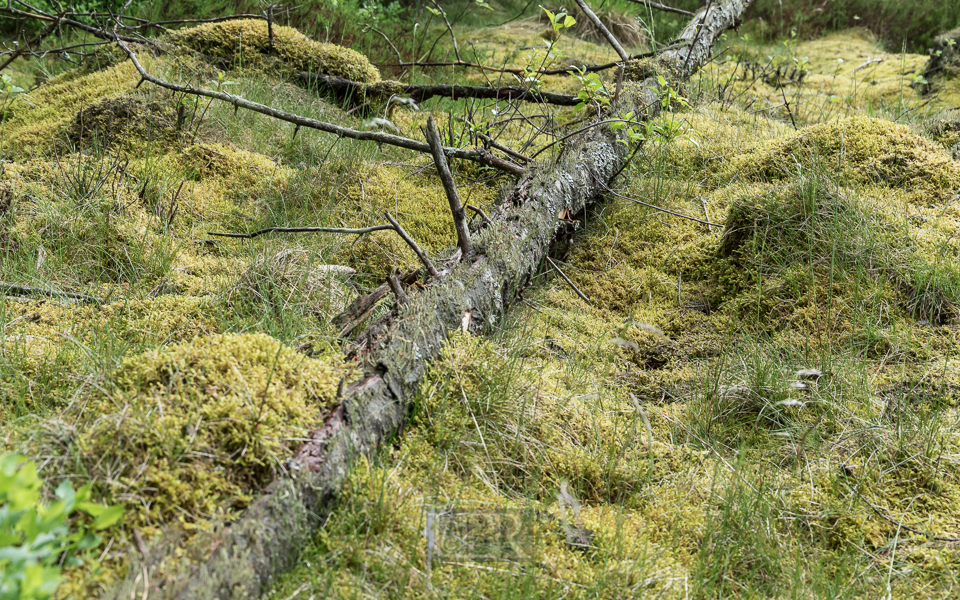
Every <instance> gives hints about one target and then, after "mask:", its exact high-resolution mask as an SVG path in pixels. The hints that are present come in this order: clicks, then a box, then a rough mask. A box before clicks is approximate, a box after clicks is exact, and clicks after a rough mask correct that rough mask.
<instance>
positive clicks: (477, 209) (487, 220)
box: [467, 204, 493, 223]
mask: <svg viewBox="0 0 960 600" xmlns="http://www.w3.org/2000/svg"><path fill="white" fill-rule="evenodd" d="M467 208H469V209H470V210H472V211H473V212H475V213H477V214H478V215H480V218H481V219H483V220H484V222H485V223H493V221H491V220H490V217H488V216H487V213H485V212H483V209H482V208H480V207H479V206H474V205H472V204H468V205H467Z"/></svg>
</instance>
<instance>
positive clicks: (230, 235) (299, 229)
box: [207, 225, 393, 239]
mask: <svg viewBox="0 0 960 600" xmlns="http://www.w3.org/2000/svg"><path fill="white" fill-rule="evenodd" d="M389 230H393V225H374V226H373V227H362V228H360V229H349V228H344V227H267V228H266V229H261V230H259V231H254V232H253V233H221V232H219V231H208V232H207V235H215V236H219V237H228V238H241V239H250V238H255V237H259V236H261V235H263V234H265V233H272V232H276V233H342V234H345V235H363V234H365V233H372V232H374V231H389Z"/></svg>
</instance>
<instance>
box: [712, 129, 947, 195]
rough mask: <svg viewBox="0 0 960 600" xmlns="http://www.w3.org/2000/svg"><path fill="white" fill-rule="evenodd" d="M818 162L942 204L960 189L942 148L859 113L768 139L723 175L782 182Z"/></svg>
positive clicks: (842, 175)
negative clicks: (779, 137)
mask: <svg viewBox="0 0 960 600" xmlns="http://www.w3.org/2000/svg"><path fill="white" fill-rule="evenodd" d="M814 166H817V167H818V168H823V169H825V170H826V171H827V172H829V173H831V174H833V175H834V176H836V177H838V178H839V179H840V180H842V181H847V182H851V183H858V184H879V185H883V186H887V187H897V188H900V189H903V190H906V191H908V192H909V193H911V195H912V196H913V199H914V200H915V201H917V202H918V203H921V204H935V203H940V202H944V201H946V200H948V199H949V198H950V197H951V196H952V193H951V192H950V191H949V190H956V189H957V188H958V187H960V163H957V162H956V161H955V160H953V157H951V156H950V154H949V153H948V152H946V151H945V150H944V149H943V148H942V147H940V146H938V145H936V144H934V143H932V142H930V141H929V140H927V139H924V138H922V137H920V136H918V135H916V134H915V133H914V132H913V131H912V130H911V129H910V128H909V127H906V126H904V125H898V124H896V123H893V122H891V121H887V120H884V119H873V118H869V117H859V116H858V117H850V118H846V119H838V120H836V121H831V122H829V123H822V124H819V125H812V126H809V127H806V128H803V129H801V130H800V131H798V132H796V133H795V134H793V135H790V136H789V137H787V138H786V139H783V140H777V141H773V142H770V143H768V144H766V145H765V146H762V147H760V148H758V149H757V150H755V151H753V152H750V153H746V154H743V155H741V156H739V157H736V158H735V159H733V160H731V161H730V162H729V163H728V168H727V169H726V171H725V173H724V175H725V177H727V178H728V180H729V179H732V178H733V177H734V176H736V175H738V174H739V175H740V176H742V177H747V178H752V179H757V180H761V181H763V180H782V179H787V178H790V177H796V176H797V175H798V174H802V173H803V172H804V171H809V169H810V168H812V167H814Z"/></svg>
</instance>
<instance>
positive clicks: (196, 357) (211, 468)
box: [67, 334, 346, 527]
mask: <svg viewBox="0 0 960 600" xmlns="http://www.w3.org/2000/svg"><path fill="white" fill-rule="evenodd" d="M343 369H344V367H343V365H342V363H341V362H340V360H339V359H338V358H335V357H331V358H327V359H325V360H320V359H315V358H308V357H305V356H303V355H299V354H297V353H296V352H294V351H293V350H292V349H290V348H288V347H286V346H284V345H283V344H281V343H280V342H278V341H276V340H274V339H273V338H270V337H268V336H265V335H262V334H245V335H215V336H199V337H197V338H195V339H194V340H192V341H190V342H184V343H181V344H177V345H173V346H167V347H163V348H159V349H157V350H152V351H149V352H146V353H144V354H142V355H139V356H135V357H131V358H128V359H126V360H124V362H123V364H122V365H121V366H120V367H119V368H118V369H117V371H116V372H115V373H114V374H113V375H112V376H111V378H110V385H109V387H108V388H106V389H105V390H104V392H105V393H104V394H96V395H95V397H94V398H93V399H91V400H90V401H89V402H87V403H85V406H84V407H83V408H82V409H81V408H79V407H76V408H73V409H71V410H70V411H68V413H67V415H68V416H69V418H70V419H71V420H72V421H74V423H75V427H76V428H77V437H76V440H75V443H76V448H77V451H78V453H79V455H80V456H81V460H82V461H83V462H84V463H85V464H87V468H89V469H90V472H89V473H90V475H89V476H90V477H92V478H95V479H100V478H101V477H104V478H105V479H104V480H103V484H102V485H101V490H100V493H101V495H102V496H103V497H104V498H105V499H109V500H110V501H112V502H121V503H123V504H126V505H130V506H132V507H133V506H136V507H137V508H136V509H135V510H132V511H131V513H130V515H129V516H128V523H129V524H139V525H146V526H151V527H154V526H157V525H160V524H162V523H165V522H167V523H168V522H183V523H192V522H196V521H201V520H204V519H208V518H210V517H212V516H213V515H226V514H231V513H234V512H235V511H237V510H238V509H240V508H242V507H243V506H244V505H245V504H246V503H247V501H248V500H249V498H250V495H251V493H253V492H255V491H256V490H258V489H259V488H260V487H261V486H263V485H265V484H266V483H268V482H269V481H270V478H271V477H273V476H274V475H275V474H277V473H280V472H282V471H283V469H284V460H285V458H286V457H288V456H289V455H290V454H291V452H292V451H293V450H294V449H295V448H296V447H298V446H299V442H298V441H297V439H298V438H302V437H303V436H304V435H305V434H306V433H307V432H308V431H309V430H310V429H311V428H313V427H317V426H319V425H320V424H321V423H322V422H323V419H324V417H325V416H326V414H327V413H328V412H329V410H330V409H331V408H332V406H331V404H332V401H333V399H334V396H335V395H336V389H337V384H338V382H339V380H340V377H341V376H342V375H344V374H346V371H344V370H343Z"/></svg>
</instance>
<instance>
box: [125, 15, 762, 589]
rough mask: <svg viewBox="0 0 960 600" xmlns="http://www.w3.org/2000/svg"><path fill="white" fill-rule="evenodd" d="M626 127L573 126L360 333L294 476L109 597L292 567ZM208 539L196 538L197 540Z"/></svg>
mask: <svg viewBox="0 0 960 600" xmlns="http://www.w3.org/2000/svg"><path fill="white" fill-rule="evenodd" d="M751 1H752V0H725V1H721V2H715V3H711V4H710V5H709V6H708V7H707V8H706V9H703V10H701V11H700V12H699V13H698V14H697V15H696V16H695V17H694V19H693V20H692V22H691V23H690V25H689V26H688V27H687V28H686V29H685V30H684V31H683V33H682V34H681V35H680V37H679V42H680V43H679V44H675V45H674V46H672V47H671V49H670V50H668V51H666V52H664V53H662V54H661V55H660V56H658V57H657V58H656V59H654V60H647V61H631V62H630V63H627V64H626V65H625V66H624V84H623V89H622V92H621V93H620V95H619V99H618V102H617V106H616V107H615V109H616V110H619V111H624V112H625V111H634V113H635V115H639V116H635V117H634V118H635V119H639V118H645V119H649V118H652V117H654V116H656V115H657V113H658V112H659V111H660V110H661V95H660V90H659V88H660V85H659V83H658V76H663V77H664V78H665V79H666V81H667V82H672V83H673V85H676V84H677V82H679V81H682V80H684V79H686V78H688V77H689V76H690V75H691V74H692V73H693V72H694V71H696V70H697V69H698V68H699V66H700V65H702V64H703V63H704V62H706V60H707V59H708V58H709V56H710V50H711V48H712V46H713V43H714V41H715V40H716V39H717V37H718V36H719V35H720V34H721V33H722V32H724V31H725V30H727V29H728V28H730V27H731V26H734V25H735V24H736V22H737V21H738V19H739V18H740V16H741V15H742V14H743V11H744V10H745V9H746V7H747V6H748V5H749V4H750V3H751ZM624 138H625V133H624V132H623V130H622V129H621V130H613V129H610V128H609V126H597V127H594V128H592V129H589V130H587V131H584V132H583V133H581V134H579V135H577V136H575V137H573V138H572V139H571V140H570V141H569V143H568V145H567V147H566V148H565V149H564V151H563V152H561V153H560V155H559V156H557V157H556V158H555V159H554V160H552V161H549V162H548V163H546V164H538V165H536V166H535V167H533V168H532V169H531V170H530V171H528V172H527V173H526V174H525V175H524V176H523V177H522V178H521V179H520V181H519V183H518V184H517V186H516V187H515V188H514V189H513V190H512V192H511V193H510V194H508V195H507V196H506V197H505V198H504V199H503V201H502V202H501V203H500V205H499V207H498V209H497V211H496V213H495V214H493V215H491V218H490V221H489V222H488V223H487V225H486V227H484V228H483V229H482V230H481V231H479V232H478V233H477V234H476V235H475V236H474V237H473V244H474V249H475V252H476V257H475V259H474V260H473V261H466V262H463V263H460V264H459V265H457V266H455V267H454V268H453V269H452V270H450V271H448V272H446V273H442V274H441V275H442V277H441V278H440V279H439V280H435V281H434V282H433V283H432V284H431V285H429V286H428V287H427V288H426V289H425V290H424V291H423V292H421V293H420V294H418V295H416V296H414V297H412V298H410V302H409V304H405V305H403V306H402V307H400V308H399V310H398V313H397V314H396V315H395V316H393V317H390V318H388V319H387V320H385V321H382V322H379V323H377V324H375V326H373V327H371V328H368V329H367V331H366V332H364V333H363V334H361V336H360V339H359V340H358V343H359V344H360V345H361V346H363V347H364V348H365V349H367V350H370V351H371V352H372V354H371V356H372V357H373V358H372V359H370V360H369V361H368V362H367V364H366V365H365V366H364V368H365V371H364V375H363V376H362V378H361V379H360V380H358V381H356V382H354V383H352V384H350V385H349V386H347V387H346V389H344V390H342V393H341V398H342V403H341V405H340V406H339V407H338V408H337V409H336V411H335V412H334V413H333V415H332V416H331V417H330V419H329V420H328V422H327V424H326V425H325V426H324V427H323V428H322V429H321V430H319V431H316V432H314V433H313V434H312V435H311V436H310V437H311V440H312V441H310V442H308V443H307V444H306V445H305V446H304V447H303V448H302V449H301V450H300V452H299V453H298V454H297V456H296V457H295V459H294V460H292V461H290V463H289V466H290V472H291V476H289V477H285V478H283V479H280V480H278V481H276V482H274V484H272V485H271V487H270V489H269V490H268V493H266V494H264V495H263V496H261V497H260V498H258V499H257V500H256V501H255V502H254V503H253V505H252V506H251V507H250V508H249V509H248V510H247V511H246V512H245V513H244V515H243V516H242V517H241V518H240V519H239V520H238V521H237V522H236V523H233V524H232V525H230V526H229V527H228V528H226V529H224V530H223V531H221V532H219V533H217V534H211V535H213V539H208V538H205V539H204V540H203V541H202V547H203V548H204V549H205V550H204V552H205V553H206V554H207V555H206V556H202V557H199V560H198V559H197V558H194V560H195V561H196V563H195V565H194V566H191V567H184V569H185V570H181V571H179V572H174V573H171V572H165V569H169V566H165V565H168V564H169V562H170V561H169V559H166V562H164V561H165V557H163V556H155V557H152V558H151V560H150V561H149V564H148V565H141V567H142V573H141V574H139V575H138V573H137V569H133V568H132V569H131V576H130V577H128V578H127V580H126V581H125V582H124V583H123V584H121V585H120V586H118V587H117V588H115V589H114V590H113V591H112V593H111V594H107V595H106V597H111V598H129V597H131V595H132V594H135V593H136V590H137V589H138V588H137V586H136V583H135V581H134V577H136V578H137V580H149V581H150V593H151V597H152V598H154V599H155V600H156V599H157V598H221V599H226V598H255V597H258V596H259V595H260V594H261V593H262V592H263V591H264V590H265V589H267V588H268V587H269V586H270V585H271V584H272V582H273V581H274V579H275V577H276V576H277V575H278V574H279V573H280V572H282V571H284V570H287V569H289V568H291V567H292V566H293V565H294V564H295V562H296V560H297V557H298V552H299V550H300V548H302V547H303V546H304V545H305V544H307V543H308V542H309V540H310V538H311V536H313V535H314V534H315V531H316V529H317V528H318V527H319V526H320V524H321V523H322V517H323V514H324V513H325V512H326V511H328V510H330V504H331V502H332V500H333V499H334V498H335V497H336V494H337V491H338V490H339V487H340V485H341V483H342V481H343V478H344V477H345V476H346V475H347V473H348V471H349V469H350V467H351V465H352V464H353V463H354V461H355V460H356V459H357V458H358V457H360V456H366V457H371V456H373V455H374V453H376V452H377V450H378V449H379V448H380V447H381V445H382V444H383V443H384V442H385V441H387V440H389V439H390V438H391V437H392V436H394V435H396V434H397V433H398V432H399V431H400V429H401V428H402V427H403V424H404V418H405V415H406V412H407V410H408V408H409V406H410V402H411V399H412V398H413V397H414V396H415V394H416V393H417V392H418V390H419V388H420V384H421V382H422V380H423V378H424V376H425V375H426V373H427V369H428V367H429V364H430V362H431V361H432V360H433V359H435V358H436V357H437V356H438V355H439V353H440V351H441V349H442V348H443V346H444V344H445V342H446V340H447V337H448V335H449V334H450V333H451V332H453V331H455V330H457V329H460V328H461V327H466V328H468V329H469V331H470V332H471V333H482V332H483V331H484V330H485V329H486V328H488V327H491V326H493V325H494V324H495V323H496V322H497V320H498V319H500V318H501V316H502V315H503V314H504V312H505V311H506V310H507V308H508V307H509V305H510V304H511V302H512V301H513V299H514V298H515V297H516V294H517V292H518V291H519V290H520V289H522V288H523V286H524V285H526V284H527V283H528V282H529V281H530V279H531V278H532V277H533V276H534V275H535V274H536V272H537V270H538V269H539V267H540V265H541V262H542V261H543V259H544V257H545V256H546V254H547V250H548V249H549V246H550V243H551V240H552V239H553V236H554V232H555V231H556V229H557V225H558V217H559V215H560V214H561V213H563V212H564V211H570V212H571V213H576V212H578V211H580V210H581V209H583V208H584V207H586V206H587V205H588V204H590V203H591V202H592V201H594V200H595V199H597V198H599V197H601V196H602V195H603V192H604V189H605V187H606V184H607V183H608V181H609V180H610V178H611V177H612V176H613V175H615V174H616V173H618V172H619V171H620V170H621V169H622V168H623V167H624V166H625V164H626V160H627V152H628V146H627V144H624V143H621V140H622V139H624ZM200 546H201V542H198V543H195V544H193V546H192V547H196V548H199V547H200Z"/></svg>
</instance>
